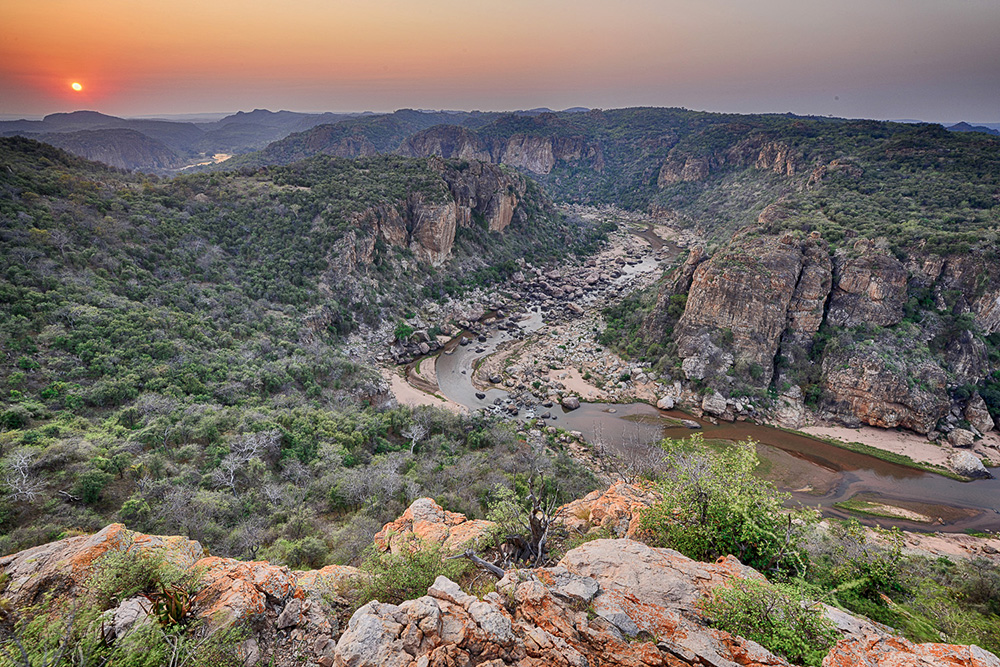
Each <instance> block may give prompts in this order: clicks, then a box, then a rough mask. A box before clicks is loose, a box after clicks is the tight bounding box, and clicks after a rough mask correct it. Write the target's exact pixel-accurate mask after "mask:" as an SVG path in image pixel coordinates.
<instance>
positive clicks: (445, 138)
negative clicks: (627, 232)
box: [397, 114, 604, 176]
mask: <svg viewBox="0 0 1000 667" xmlns="http://www.w3.org/2000/svg"><path fill="white" fill-rule="evenodd" d="M550 115H551V114H550ZM532 122H533V123H535V124H537V125H540V126H545V125H546V124H549V123H553V122H555V123H558V121H554V120H553V118H549V117H538V118H536V119H533V121H532ZM397 152H398V153H399V154H401V155H405V156H408V157H431V156H438V157H442V158H445V159H459V160H480V161H482V162H492V163H494V164H505V165H507V166H510V167H515V168H517V169H523V170H524V171H528V172H531V173H533V174H537V175H540V176H544V175H546V174H549V173H551V171H552V170H553V169H554V168H555V166H556V165H557V164H559V163H568V164H578V163H581V162H585V163H586V164H587V166H589V167H591V168H592V169H594V170H595V171H597V172H601V171H603V169H604V158H603V155H602V152H601V148H600V146H599V145H597V144H595V143H591V142H589V141H587V140H586V139H585V138H584V137H582V136H565V135H561V134H550V133H546V132H545V131H544V129H543V130H542V131H540V132H513V133H511V134H509V135H506V136H503V135H497V136H489V137H486V138H484V137H480V135H478V134H476V133H475V132H474V131H472V130H469V129H466V128H461V127H454V126H450V125H437V126H435V127H431V128H428V129H426V130H423V131H422V132H418V133H416V134H414V135H413V136H412V137H410V138H409V139H407V140H406V141H404V142H403V143H402V145H400V147H399V150H398V151H397Z"/></svg>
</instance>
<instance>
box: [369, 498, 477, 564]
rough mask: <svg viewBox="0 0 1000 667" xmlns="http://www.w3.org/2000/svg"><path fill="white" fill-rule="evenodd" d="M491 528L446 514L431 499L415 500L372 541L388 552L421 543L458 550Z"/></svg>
mask: <svg viewBox="0 0 1000 667" xmlns="http://www.w3.org/2000/svg"><path fill="white" fill-rule="evenodd" d="M493 526H494V524H493V522H492V521H484V520H482V519H472V520H470V519H467V518H466V516H465V515H464V514H459V513H458V512H448V511H446V510H445V509H443V508H442V507H441V506H440V505H438V504H437V503H436V502H434V501H433V500H432V499H431V498H418V499H416V500H414V501H413V503H412V504H411V505H410V506H409V507H408V508H407V509H406V511H405V512H403V515H402V516H400V517H399V518H398V519H396V520H395V521H391V522H389V523H387V524H385V526H383V527H382V530H380V531H379V532H378V533H377V534H376V535H375V538H374V541H375V546H376V548H378V549H380V550H382V551H389V552H391V553H401V552H403V551H404V550H408V549H414V548H417V547H418V546H419V545H420V544H421V543H426V544H440V545H442V546H443V547H444V548H445V549H446V550H449V551H458V550H459V549H461V548H464V547H465V546H466V545H467V544H469V543H470V542H475V541H476V540H478V539H479V538H481V537H482V536H483V535H485V534H486V533H487V532H488V531H489V530H490V529H491V528H492V527H493Z"/></svg>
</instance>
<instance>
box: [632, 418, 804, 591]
mask: <svg viewBox="0 0 1000 667" xmlns="http://www.w3.org/2000/svg"><path fill="white" fill-rule="evenodd" d="M662 445H663V448H664V451H665V461H666V463H667V466H668V469H667V471H666V472H665V473H663V475H662V477H661V480H660V482H659V491H660V493H661V494H662V496H663V500H662V501H660V502H659V503H657V504H655V505H653V506H652V507H650V508H649V510H648V511H647V512H646V513H645V514H643V516H642V527H643V529H644V530H645V531H646V534H647V536H648V539H649V540H650V541H651V542H652V543H653V544H654V545H656V546H667V547H671V548H674V549H677V550H678V551H680V552H681V553H683V554H684V555H685V556H687V557H689V558H694V559H695V560H703V561H710V560H715V559H716V558H719V557H720V556H726V555H729V554H732V555H734V556H736V557H738V558H739V559H740V561H742V562H743V563H745V564H747V565H749V566H751V567H753V568H755V569H757V570H759V571H761V572H775V573H779V574H788V573H792V572H801V571H803V570H804V569H805V559H804V556H803V553H802V552H801V550H800V549H799V547H798V538H799V530H800V529H801V526H800V525H797V524H796V523H794V522H793V514H794V513H790V512H789V511H788V510H786V509H785V508H784V501H785V500H786V499H787V498H788V494H784V493H780V492H778V491H777V490H776V489H775V488H774V485H773V484H772V483H771V482H768V481H765V480H762V479H759V478H757V477H756V476H754V469H755V468H756V467H757V463H758V460H757V453H756V443H754V442H753V441H750V440H748V441H745V442H737V443H727V445H726V446H725V448H724V449H722V450H720V451H713V450H712V449H711V448H709V447H708V446H707V445H706V444H705V442H704V441H703V439H702V438H701V436H700V435H696V436H694V437H692V438H690V439H688V440H664V441H663V443H662ZM808 516H809V515H807V514H805V513H800V517H801V518H803V519H806V518H808ZM799 523H801V522H799Z"/></svg>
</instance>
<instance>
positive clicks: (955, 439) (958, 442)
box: [948, 428, 976, 447]
mask: <svg viewBox="0 0 1000 667" xmlns="http://www.w3.org/2000/svg"><path fill="white" fill-rule="evenodd" d="M975 439H976V434H975V433H973V432H972V431H970V430H968V429H964V428H955V429H952V430H951V433H949V434H948V442H950V443H951V446H952V447H972V443H973V442H974V441H975Z"/></svg>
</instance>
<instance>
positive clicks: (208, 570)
mask: <svg viewBox="0 0 1000 667" xmlns="http://www.w3.org/2000/svg"><path fill="white" fill-rule="evenodd" d="M649 502H651V497H650V496H649V495H648V493H647V492H645V491H643V490H642V489H639V488H636V487H631V486H628V485H624V484H618V485H615V486H613V487H611V488H610V489H608V490H607V491H603V492H595V493H593V494H591V495H589V496H587V498H584V499H581V500H580V501H577V502H575V503H571V504H570V505H567V506H565V507H564V508H562V509H561V510H560V513H559V515H560V516H561V517H563V519H562V520H563V521H566V522H567V525H568V526H570V527H571V528H573V529H575V530H592V529H595V528H597V529H599V528H600V527H601V526H605V527H611V528H612V530H613V532H614V533H615V534H620V532H619V531H623V530H626V527H627V526H628V525H629V523H630V522H631V520H632V518H634V516H635V512H636V511H637V510H639V509H641V508H642V507H645V506H648V503H649ZM487 523H488V522H470V521H467V520H466V519H465V517H464V516H462V515H459V514H455V513H452V512H446V511H444V510H442V509H441V508H440V507H439V506H437V505H436V504H435V503H434V502H433V501H431V500H430V499H426V498H424V499H420V500H417V501H416V502H414V504H413V505H412V506H411V507H410V509H409V510H407V513H406V514H404V516H402V517H400V519H399V520H397V521H396V522H393V523H391V524H388V525H387V526H385V528H384V529H383V531H382V533H380V537H379V538H377V544H380V545H381V546H382V548H385V549H388V548H394V549H395V548H397V547H398V548H402V546H403V545H404V544H405V543H406V542H407V540H409V539H412V537H414V536H415V537H421V538H424V539H431V540H434V541H438V542H439V543H443V544H445V545H446V546H448V547H452V548H454V549H460V548H462V547H463V545H465V544H468V543H469V541H470V540H474V539H475V538H476V536H477V535H481V534H482V533H483V531H484V530H486V529H487V528H488V525H487ZM407 536H411V537H407ZM393 545H395V546H393ZM121 551H129V552H135V553H139V554H145V555H147V556H148V557H150V558H157V559H163V560H166V561H168V562H169V563H171V564H172V565H173V566H175V567H178V568H181V569H197V570H200V571H201V572H202V574H201V577H200V579H199V583H198V585H197V589H196V590H195V591H194V594H193V597H192V599H191V604H192V613H193V614H194V615H195V617H196V618H198V619H200V620H201V626H200V628H201V629H200V630H199V632H200V633H202V634H204V633H206V632H210V631H211V630H212V629H214V628H223V627H230V626H237V627H242V628H245V629H246V630H247V632H248V634H247V635H245V638H244V639H243V640H242V641H241V643H240V644H239V646H238V647H237V650H238V651H239V653H240V656H241V657H242V659H243V660H244V663H245V664H247V665H255V664H272V665H278V666H285V665H293V664H303V663H305V664H318V665H322V666H323V667H332V666H333V665H338V666H343V667H347V666H349V667H366V666H369V665H370V666H372V667H374V666H376V665H379V666H381V665H400V666H422V665H490V666H491V667H500V665H519V666H522V667H529V666H531V667H535V666H539V667H540V666H541V665H549V664H556V665H580V666H582V665H593V664H601V665H622V666H630V667H638V666H640V665H650V666H652V665H665V666H666V665H669V666H671V667H679V666H681V665H718V666H732V665H744V666H747V667H763V666H765V665H766V666H773V667H777V666H780V665H787V664H788V663H787V662H785V661H784V660H783V659H781V658H779V657H777V656H775V655H773V654H771V653H770V652H768V651H767V650H765V649H763V648H762V647H761V646H759V645H757V644H755V643H754V642H752V641H748V640H746V639H742V638H740V637H735V636H732V635H730V634H728V633H726V632H723V631H720V630H715V629H712V628H709V627H707V625H706V621H705V618H704V617H703V615H702V614H701V612H700V610H699V606H698V603H699V600H700V599H702V598H703V596H704V595H705V593H706V592H707V591H708V590H710V589H712V588H714V587H716V586H719V585H722V584H724V583H725V582H727V581H729V580H730V579H733V578H744V579H746V578H749V579H762V577H761V575H760V574H758V573H757V572H755V571H754V570H752V569H750V568H748V567H745V566H743V565H741V564H740V563H739V561H738V560H736V559H735V558H733V557H732V556H729V557H727V558H722V559H720V560H719V561H718V562H717V563H699V562H696V561H692V560H690V559H688V558H685V557H684V556H682V555H680V554H679V553H677V552H675V551H672V550H670V549H655V548H651V547H648V546H646V545H645V544H643V543H641V542H637V541H634V540H632V539H628V538H620V539H598V540H594V541H591V542H588V543H585V544H583V545H582V546H580V547H578V548H576V549H573V550H571V551H569V552H568V553H567V554H566V555H565V556H564V557H563V558H562V560H561V561H560V562H559V563H558V564H557V565H556V566H555V567H548V568H540V569H535V570H510V571H509V572H508V573H507V575H506V577H504V579H503V580H502V581H500V582H499V583H498V584H497V586H496V591H495V592H490V593H488V594H486V595H485V596H484V597H483V598H482V599H479V598H476V597H474V596H472V595H469V594H468V593H466V592H464V591H462V589H461V588H460V587H459V585H458V584H456V583H455V582H453V581H450V580H448V579H447V578H445V577H438V579H437V580H436V581H435V582H434V584H433V585H432V586H431V587H430V588H429V589H428V591H427V595H426V596H423V597H419V598H417V599H414V600H409V601H406V602H403V603H402V604H399V605H392V604H384V603H381V602H379V601H377V600H375V601H371V602H369V603H367V604H365V605H363V606H362V607H361V608H360V609H358V610H357V611H355V612H354V613H353V615H352V616H351V617H350V620H349V621H348V622H347V623H346V625H345V626H344V627H341V624H340V622H339V621H338V610H339V609H340V606H339V605H342V604H344V601H343V600H341V599H340V598H338V594H339V593H342V592H344V591H347V590H349V589H350V587H351V586H352V585H353V584H352V583H351V582H352V581H356V580H357V577H360V576H364V575H363V574H362V573H361V572H360V571H358V570H356V569H354V568H350V567H342V566H328V567H326V568H323V569H321V570H312V571H305V572H293V571H290V570H289V569H288V568H286V567H279V566H274V565H271V564H269V563H266V562H242V561H236V560H233V559H228V558H214V557H211V556H208V554H206V553H205V550H204V549H203V548H202V547H201V545H199V544H198V543H197V542H193V541H191V540H187V539H185V538H181V537H160V536H151V535H143V534H139V533H134V532H132V531H128V530H126V529H125V528H124V527H123V526H121V525H118V524H115V525H111V526H108V527H107V528H105V529H104V530H102V531H100V532H99V533H97V534H95V535H90V536H78V537H70V538H67V539H64V540H60V541H58V542H53V543H50V544H46V545H43V546H40V547H36V548H34V549H29V550H27V551H23V552H20V553H17V554H13V555H10V556H7V557H4V558H2V559H0V570H2V572H3V575H4V590H3V592H2V594H3V598H4V599H5V601H6V603H7V605H8V607H7V608H10V609H13V610H14V611H15V613H17V612H18V611H21V610H24V609H25V608H26V607H27V606H28V605H31V604H34V603H37V602H39V601H42V600H45V599H47V598H46V596H47V595H55V596H56V599H58V600H72V599H73V598H74V597H76V596H77V595H79V594H80V593H81V591H82V590H83V585H84V582H85V580H86V577H87V576H88V575H89V573H90V572H91V571H92V570H93V568H94V567H95V564H97V563H99V562H100V560H99V559H100V558H101V557H102V556H105V555H107V554H109V553H113V552H121ZM338 600H339V601H338ZM828 615H829V617H830V618H831V620H833V621H834V623H835V624H836V625H837V627H838V628H839V630H840V633H841V635H842V639H841V640H840V641H839V643H838V644H837V645H836V646H835V647H834V649H833V650H832V651H831V652H830V654H829V656H828V657H827V658H826V660H825V661H824V663H823V664H824V665H825V666H827V667H834V666H839V665H848V664H850V665H873V666H874V665H904V664H905V665H909V664H921V665H928V666H938V665H940V666H942V667H944V666H947V667H952V666H954V667H958V666H962V667H997V666H998V665H1000V661H998V660H997V658H996V657H995V656H993V655H992V654H990V653H988V652H986V651H983V650H981V649H979V648H977V647H975V646H951V645H944V644H923V645H913V644H911V643H910V642H908V641H906V640H904V639H902V638H900V637H895V636H893V635H892V634H891V633H890V632H888V631H887V630H886V629H885V628H884V627H882V626H879V625H877V624H874V623H871V622H869V621H867V620H865V619H861V618H857V617H853V616H850V615H849V614H845V613H844V612H841V611H837V610H833V609H828ZM152 622H155V621H154V620H153V619H152V618H151V617H150V616H149V604H148V602H147V601H146V599H145V598H142V597H135V598H129V599H127V600H121V601H117V607H113V608H112V609H111V610H109V611H107V612H106V613H105V618H104V623H103V626H102V627H103V632H104V633H105V634H104V636H105V641H109V642H114V641H119V640H121V639H122V638H123V637H125V636H126V635H128V634H129V633H131V632H135V631H136V629H137V628H139V627H141V626H142V625H143V624H144V623H152Z"/></svg>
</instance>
